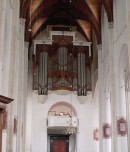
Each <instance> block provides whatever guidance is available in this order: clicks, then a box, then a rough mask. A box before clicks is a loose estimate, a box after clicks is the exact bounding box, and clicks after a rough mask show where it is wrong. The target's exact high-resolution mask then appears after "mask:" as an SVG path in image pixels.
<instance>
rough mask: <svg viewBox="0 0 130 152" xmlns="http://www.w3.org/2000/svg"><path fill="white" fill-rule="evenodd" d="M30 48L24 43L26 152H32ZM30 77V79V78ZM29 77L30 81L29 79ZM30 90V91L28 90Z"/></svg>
mask: <svg viewBox="0 0 130 152" xmlns="http://www.w3.org/2000/svg"><path fill="white" fill-rule="evenodd" d="M28 47H29V43H28V42H24V61H25V64H24V65H25V75H24V76H25V102H24V107H25V111H26V112H25V120H24V122H25V130H24V134H25V135H24V151H25V152H30V151H31V119H32V116H31V99H30V100H28V97H27V96H28V95H29V94H30V95H31V92H30V91H32V85H31V84H32V83H31V82H32V79H31V78H32V71H31V70H29V73H28ZM29 76H30V77H29ZM28 77H29V79H28ZM28 88H29V89H28Z"/></svg>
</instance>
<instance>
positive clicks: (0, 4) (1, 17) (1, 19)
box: [0, 0, 6, 92]
mask: <svg viewBox="0 0 130 152" xmlns="http://www.w3.org/2000/svg"><path fill="white" fill-rule="evenodd" d="M5 18H6V0H1V1H0V92H1V89H2V86H1V81H2V71H3V64H2V57H3V51H4V40H5V39H4V38H5V37H4V31H5Z"/></svg>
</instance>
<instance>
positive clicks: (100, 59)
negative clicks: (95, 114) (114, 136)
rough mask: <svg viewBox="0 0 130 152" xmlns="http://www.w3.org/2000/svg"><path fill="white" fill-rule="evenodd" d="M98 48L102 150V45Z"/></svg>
mask: <svg viewBox="0 0 130 152" xmlns="http://www.w3.org/2000/svg"><path fill="white" fill-rule="evenodd" d="M97 49H98V88H99V90H98V106H99V151H100V152H103V134H102V116H103V111H102V45H98V46H97Z"/></svg>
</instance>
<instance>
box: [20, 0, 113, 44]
mask: <svg viewBox="0 0 130 152" xmlns="http://www.w3.org/2000/svg"><path fill="white" fill-rule="evenodd" d="M112 4H113V0H21V6H20V8H21V10H20V17H21V18H25V19H26V27H25V39H26V41H29V42H31V41H32V40H33V39H34V38H35V37H36V36H37V35H38V34H39V33H40V32H41V31H42V30H44V29H45V28H46V27H47V25H58V24H64V25H69V26H77V29H78V31H79V32H80V33H81V34H82V35H83V36H84V37H85V38H86V40H88V41H92V30H94V31H95V33H96V36H97V40H98V43H101V8H102V6H104V8H105V9H106V12H107V16H108V21H109V22H111V21H113V11H112V10H113V8H112ZM30 28H31V32H30V31H29V29H30Z"/></svg>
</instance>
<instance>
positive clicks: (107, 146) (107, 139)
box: [102, 80, 111, 152]
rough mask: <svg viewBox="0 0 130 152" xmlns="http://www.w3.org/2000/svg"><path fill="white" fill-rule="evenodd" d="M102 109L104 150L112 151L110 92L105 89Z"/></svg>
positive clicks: (105, 151) (104, 151) (106, 151)
mask: <svg viewBox="0 0 130 152" xmlns="http://www.w3.org/2000/svg"><path fill="white" fill-rule="evenodd" d="M108 81H109V80H108ZM102 111H103V152H111V107H110V94H109V93H107V91H106V90H104V100H103V109H102Z"/></svg>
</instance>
